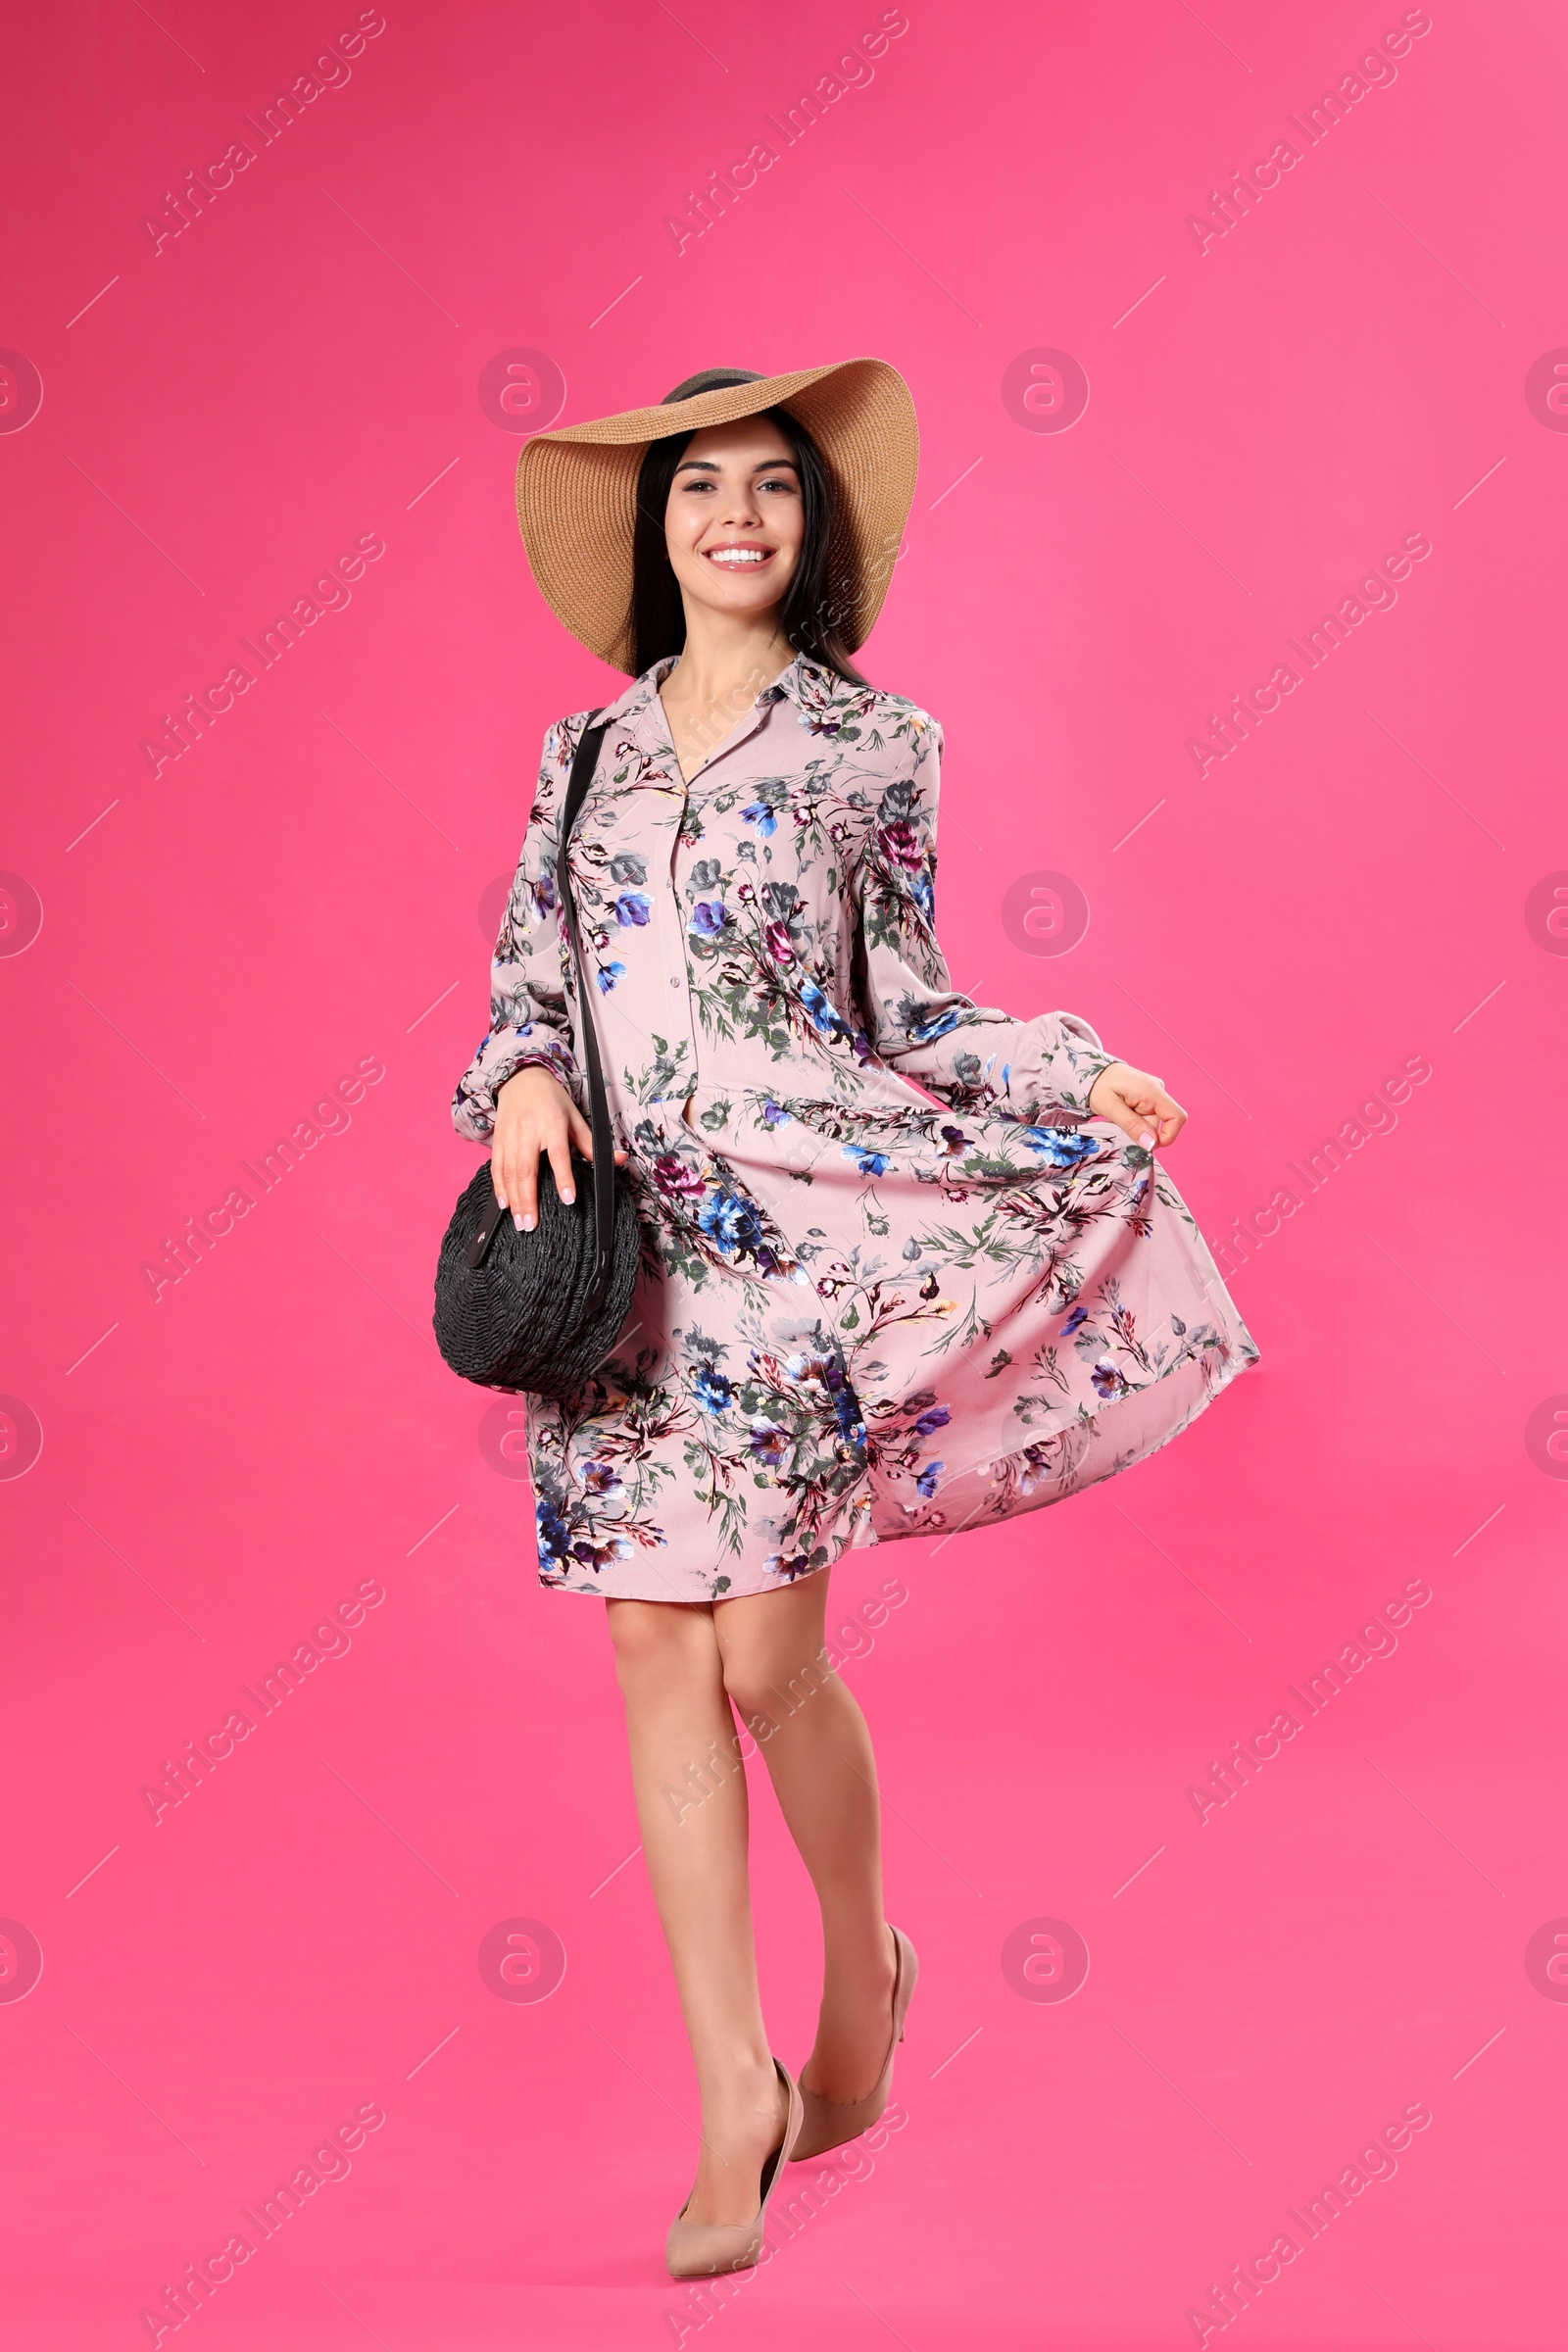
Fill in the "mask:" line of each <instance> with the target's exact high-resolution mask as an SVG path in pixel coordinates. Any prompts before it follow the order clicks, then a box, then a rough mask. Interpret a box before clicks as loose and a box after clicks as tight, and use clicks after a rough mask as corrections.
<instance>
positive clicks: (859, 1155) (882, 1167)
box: [843, 1144, 893, 1176]
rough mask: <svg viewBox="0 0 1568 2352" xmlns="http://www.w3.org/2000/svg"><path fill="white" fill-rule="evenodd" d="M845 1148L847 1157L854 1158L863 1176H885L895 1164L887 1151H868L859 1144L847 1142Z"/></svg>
mask: <svg viewBox="0 0 1568 2352" xmlns="http://www.w3.org/2000/svg"><path fill="white" fill-rule="evenodd" d="M843 1150H844V1156H845V1158H846V1159H853V1160H854V1162H855V1164H856V1166H857V1167H858V1169H859V1171H860V1174H861V1175H862V1176H885V1175H886V1174H887V1172H888V1169H889V1168H890V1167H891V1166H892V1164H893V1163H892V1161H891V1160H890V1159H889V1158H888V1155H887V1153H886V1152H868V1151H865V1150H863V1149H862V1148H861V1146H860V1145H859V1144H846V1145H845V1146H844V1147H843Z"/></svg>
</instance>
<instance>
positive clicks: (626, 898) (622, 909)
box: [615, 890, 651, 931]
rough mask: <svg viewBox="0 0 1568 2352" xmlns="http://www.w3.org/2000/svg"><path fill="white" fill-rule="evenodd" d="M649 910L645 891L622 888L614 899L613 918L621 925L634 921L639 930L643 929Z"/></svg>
mask: <svg viewBox="0 0 1568 2352" xmlns="http://www.w3.org/2000/svg"><path fill="white" fill-rule="evenodd" d="M650 911H651V909H650V907H649V904H648V894H647V892H646V891H641V890H623V891H622V892H621V894H620V896H619V898H618V899H617V900H616V901H615V920H616V922H617V923H619V924H621V925H622V926H623V927H624V926H625V925H626V924H627V923H635V924H636V926H637V928H638V930H639V931H641V930H643V929H645V928H646V926H647V922H648V917H649V913H650Z"/></svg>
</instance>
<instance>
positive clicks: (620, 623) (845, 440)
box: [517, 360, 919, 676]
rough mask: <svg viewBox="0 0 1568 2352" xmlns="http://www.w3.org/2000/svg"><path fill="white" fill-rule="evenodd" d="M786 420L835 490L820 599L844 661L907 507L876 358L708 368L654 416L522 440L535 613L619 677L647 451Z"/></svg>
mask: <svg viewBox="0 0 1568 2352" xmlns="http://www.w3.org/2000/svg"><path fill="white" fill-rule="evenodd" d="M772 408H782V409H787V410H788V411H789V413H790V415H791V416H792V417H796V418H797V419H798V420H799V422H800V423H802V424H803V425H804V426H805V427H806V429H807V431H808V432H809V434H810V436H811V438H812V440H813V441H814V442H815V443H816V445H817V447H818V449H820V451H821V452H822V456H823V459H824V461H825V463H826V466H827V469H828V473H829V475H830V476H831V479H832V483H833V492H834V509H835V519H834V526H833V540H832V545H831V547H830V549H829V551H828V588H827V593H828V598H829V602H830V605H831V609H832V612H833V615H834V618H835V620H836V621H837V623H838V629H839V635H840V636H841V638H842V639H843V641H844V644H845V645H846V646H847V647H848V649H849V650H850V652H851V653H853V652H854V651H855V649H856V647H857V646H858V645H862V644H863V643H864V641H865V639H866V637H867V636H868V635H869V634H870V630H871V624H872V622H873V621H874V620H875V619H876V616H877V614H878V613H879V612H880V611H881V609H882V599H883V598H884V596H885V595H886V594H887V586H888V581H889V579H890V578H891V576H892V572H893V565H894V562H895V560H896V558H897V556H898V552H899V545H900V542H901V540H902V538H903V535H904V525H905V522H906V519H907V515H908V512H909V502H910V500H911V499H912V498H913V496H914V474H915V466H916V462H917V459H918V455H919V435H918V432H917V431H916V428H915V421H914V403H913V401H912V400H911V399H910V397H909V387H908V385H907V383H906V382H905V380H904V378H903V376H902V375H900V373H899V371H898V369H897V368H890V367H889V366H888V364H887V362H886V361H885V360H840V361H839V362H838V363H837V364H836V365H835V366H834V367H831V368H797V369H796V370H795V371H794V373H793V374H790V375H752V374H750V373H748V372H747V371H746V370H745V369H743V368H705V369H704V371H703V372H702V374H700V375H693V376H688V377H687V379H686V381H685V382H684V383H681V384H677V385H676V386H675V389H674V391H673V392H667V393H666V394H665V395H664V398H663V399H662V401H661V402H660V404H659V406H658V407H657V408H652V409H628V410H627V411H626V412H625V414H624V415H623V416H620V417H597V418H596V419H595V420H594V421H593V422H592V423H590V424H571V425H566V426H564V428H562V429H561V430H559V431H555V432H548V433H535V434H534V436H533V438H532V439H531V440H529V441H525V442H524V444H523V446H522V449H521V451H520V453H519V455H518V458H517V521H518V523H519V525H520V526H521V530H522V543H523V546H524V547H525V548H526V549H527V551H528V561H529V563H530V564H531V565H532V566H533V576H534V578H535V579H536V580H537V581H538V583H539V588H540V592H541V594H542V595H543V597H544V599H545V602H546V604H548V605H549V607H550V609H551V611H552V612H553V613H555V614H556V615H557V617H558V618H559V619H561V620H563V621H564V622H565V624H566V626H567V628H568V629H570V631H571V633H572V635H573V636H574V637H580V638H581V640H582V642H583V644H584V645H586V646H588V647H590V648H591V649H592V651H593V652H594V653H596V654H597V655H598V656H599V658H600V660H601V661H603V662H610V663H611V665H612V666H613V668H615V669H622V670H624V671H626V673H627V675H628V676H629V675H631V674H632V666H633V661H634V654H633V649H632V643H631V629H630V625H629V612H630V606H631V551H632V518H633V515H634V511H635V503H636V492H637V473H638V468H639V467H640V466H641V465H642V462H643V454H644V452H645V451H646V449H647V448H648V445H649V443H650V442H651V441H658V440H662V438H663V437H664V436H665V435H666V434H670V433H693V432H701V431H702V430H703V429H704V428H705V427H706V426H708V425H711V424H730V423H733V422H734V420H735V419H736V418H737V417H755V416H757V414H758V413H759V411H760V410H762V409H772Z"/></svg>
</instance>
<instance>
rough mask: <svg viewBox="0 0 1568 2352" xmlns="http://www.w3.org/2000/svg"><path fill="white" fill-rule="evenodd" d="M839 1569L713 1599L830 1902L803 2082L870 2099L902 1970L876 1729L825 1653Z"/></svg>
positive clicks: (754, 1717)
mask: <svg viewBox="0 0 1568 2352" xmlns="http://www.w3.org/2000/svg"><path fill="white" fill-rule="evenodd" d="M828 1575H829V1571H828V1570H827V1569H825V1568H824V1569H819V1570H818V1571H817V1573H816V1574H815V1575H814V1576H809V1577H803V1578H802V1579H801V1581H800V1582H799V1583H798V1584H795V1585H791V1586H788V1587H783V1588H781V1589H780V1590H779V1591H778V1592H776V1593H748V1594H745V1595H743V1596H742V1597H741V1598H740V1599H737V1600H720V1601H715V1602H714V1603H713V1629H714V1632H715V1634H716V1637H717V1646H718V1651H719V1656H720V1658H721V1660H722V1665H723V1679H724V1688H725V1689H726V1690H727V1691H728V1692H729V1695H730V1697H731V1698H732V1699H733V1701H734V1702H735V1705H736V1707H737V1708H738V1709H739V1711H740V1716H741V1720H742V1722H743V1723H745V1725H746V1726H747V1728H748V1730H749V1731H750V1732H751V1734H752V1736H753V1738H754V1739H755V1740H757V1743H758V1745H759V1746H760V1749H761V1751H762V1754H763V1756H764V1757H765V1758H766V1761H767V1769H768V1772H769V1774H770V1775H771V1777H772V1782H773V1788H774V1791H775V1793H776V1794H777V1797H778V1801H779V1805H780V1808H781V1809H782V1811H783V1815H784V1819H785V1821H786V1822H787V1823H788V1825H789V1831H790V1835H791V1837H792V1838H794V1840H795V1842H796V1844H797V1846H798V1847H799V1848H800V1852H801V1859H802V1860H803V1861H804V1863H805V1864H806V1867H807V1869H808V1871H809V1873H810V1877H811V1884H812V1886H813V1887H815V1889H816V1895H817V1900H818V1902H819V1903H820V1904H821V1907H822V2006H821V2010H820V2013H819V2016H818V2019H817V2028H816V2042H815V2045H814V2047H813V2048H812V2051H811V2055H810V2057H809V2059H808V2061H807V2063H806V2065H805V2066H804V2067H803V2068H802V2070H801V2080H802V2082H804V2083H805V2084H806V2085H807V2087H808V2088H809V2089H810V2090H814V2091H815V2092H816V2094H817V2096H818V2097H819V2098H824V2099H858V2098H863V2097H864V2096H865V2094H866V2092H867V2091H868V2090H870V2089H871V2088H872V2087H873V2085H874V2084H875V2082H876V2079H877V2077H878V2075H879V2074H880V2073H881V2071H882V2062H883V2059H884V2058H885V2056H886V2055H887V2046H888V2016H889V2008H890V2004H891V2001H892V1995H893V1981H894V1975H895V1971H896V1967H897V1962H896V1959H895V1956H894V1946H893V1938H892V1936H891V1935H890V1934H889V1932H888V1929H887V1927H886V1925H885V1924H884V1921H883V1918H882V1841H881V1822H880V1808H879V1800H878V1796H877V1787H876V1762H875V1759H874V1757H873V1756H872V1753H871V1736H870V1734H869V1732H868V1731H867V1730H866V1728H865V1717H864V1716H863V1715H862V1714H861V1713H860V1710H859V1707H858V1705H857V1703H856V1700H855V1697H854V1695H853V1693H852V1692H851V1691H849V1689H848V1688H847V1687H846V1685H845V1684H844V1683H842V1682H841V1681H840V1680H839V1678H838V1676H837V1675H836V1674H835V1673H834V1672H833V1671H832V1669H831V1668H830V1667H829V1665H828V1663H827V1658H826V1655H825V1653H824V1648H823V1639H822V1621H823V1616H824V1613H825V1611H826V1608H827V1589H828Z"/></svg>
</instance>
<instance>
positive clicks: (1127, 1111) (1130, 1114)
mask: <svg viewBox="0 0 1568 2352" xmlns="http://www.w3.org/2000/svg"><path fill="white" fill-rule="evenodd" d="M1089 1115H1090V1117H1091V1118H1095V1119H1109V1120H1110V1121H1111V1122H1112V1123H1113V1124H1114V1125H1115V1126H1117V1127H1119V1128H1121V1129H1122V1131H1123V1133H1124V1134H1126V1135H1130V1136H1131V1137H1132V1139H1133V1142H1134V1143H1135V1144H1143V1145H1145V1146H1146V1147H1147V1148H1148V1149H1149V1150H1150V1151H1156V1150H1157V1149H1158V1148H1159V1146H1160V1145H1162V1144H1173V1143H1174V1142H1175V1141H1176V1138H1177V1137H1178V1136H1179V1135H1180V1133H1181V1131H1182V1129H1183V1128H1184V1127H1185V1126H1186V1124H1187V1113H1186V1111H1185V1110H1183V1108H1182V1106H1181V1104H1180V1103H1177V1102H1175V1101H1174V1100H1173V1099H1172V1098H1171V1097H1170V1096H1169V1095H1167V1094H1166V1092H1165V1089H1164V1086H1163V1084H1162V1082H1161V1081H1160V1080H1159V1079H1158V1078H1151V1076H1150V1075H1149V1072H1148V1071H1147V1070H1135V1069H1134V1068H1132V1066H1131V1064H1130V1063H1128V1062H1125V1061H1113V1062H1111V1063H1109V1064H1108V1066H1107V1067H1106V1068H1105V1069H1103V1070H1102V1071H1101V1073H1100V1076H1099V1077H1098V1078H1097V1079H1096V1080H1095V1083H1094V1085H1093V1086H1092V1087H1091V1088H1090V1090H1089Z"/></svg>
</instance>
